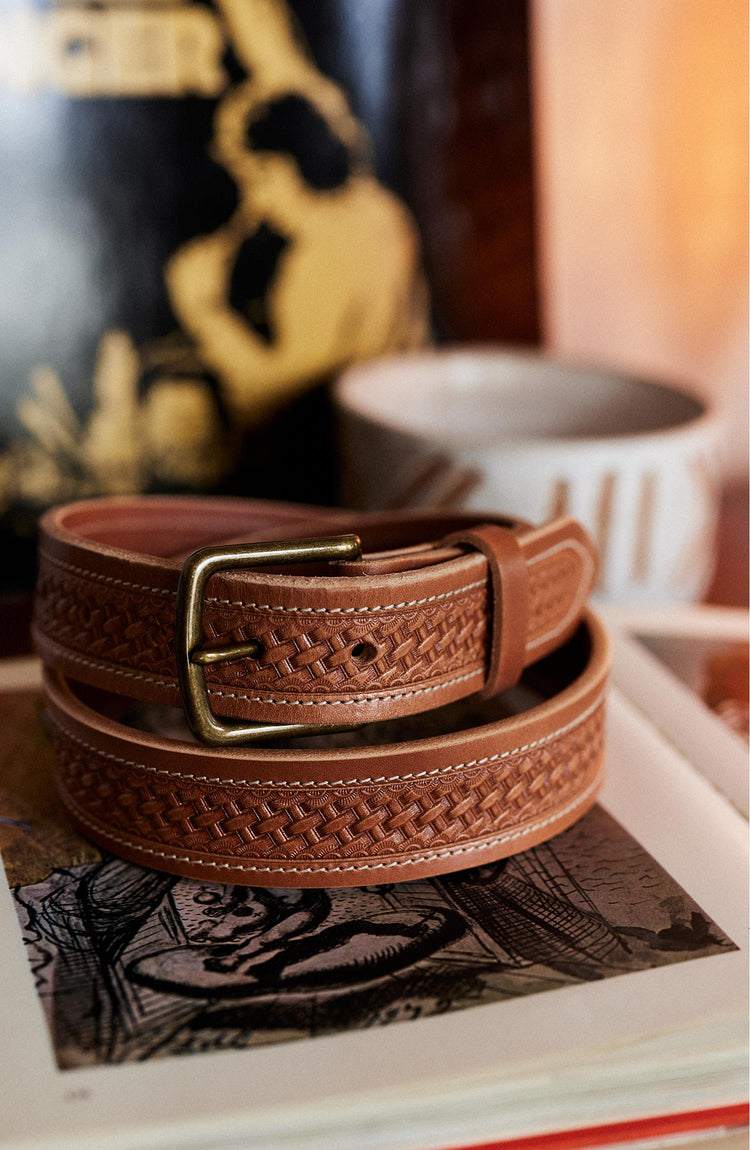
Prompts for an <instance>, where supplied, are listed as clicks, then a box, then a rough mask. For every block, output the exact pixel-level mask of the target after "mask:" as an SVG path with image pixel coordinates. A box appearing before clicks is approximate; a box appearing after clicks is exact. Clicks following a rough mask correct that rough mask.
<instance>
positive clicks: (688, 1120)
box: [455, 1102, 750, 1150]
mask: <svg viewBox="0 0 750 1150" xmlns="http://www.w3.org/2000/svg"><path fill="white" fill-rule="evenodd" d="M749 1124H750V1106H749V1105H748V1103H747V1102H739V1103H737V1104H736V1105H732V1106H719V1107H717V1108H716V1109H713V1110H687V1111H683V1112H682V1113H680V1114H659V1115H656V1116H654V1117H651V1118H636V1119H632V1120H630V1121H628V1122H611V1123H609V1124H608V1125H605V1126H588V1127H586V1129H584V1130H558V1131H555V1132H554V1133H552V1134H532V1135H531V1136H524V1137H523V1138H508V1139H503V1140H502V1141H500V1142H482V1143H477V1144H476V1145H471V1146H464V1147H461V1148H460V1150H582V1148H585V1147H587V1146H612V1145H615V1144H617V1143H622V1142H638V1141H646V1139H649V1138H659V1137H663V1136H665V1135H676V1134H688V1133H690V1132H691V1131H693V1130H721V1129H732V1128H741V1127H743V1126H747V1125H749ZM455 1150H459V1148H458V1147H456V1148H455Z"/></svg>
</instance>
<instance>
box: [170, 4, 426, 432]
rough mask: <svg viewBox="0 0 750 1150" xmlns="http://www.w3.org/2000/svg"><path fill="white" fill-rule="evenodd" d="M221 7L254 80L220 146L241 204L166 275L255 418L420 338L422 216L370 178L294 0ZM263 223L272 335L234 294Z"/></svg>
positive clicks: (225, 118) (221, 118)
mask: <svg viewBox="0 0 750 1150" xmlns="http://www.w3.org/2000/svg"><path fill="white" fill-rule="evenodd" d="M219 7H220V9H221V11H222V12H223V14H224V17H225V19H226V22H227V26H228V28H229V31H230V34H231V41H232V44H233V45H234V49H235V51H236V53H237V54H238V56H239V58H240V59H241V61H242V63H243V65H244V66H245V68H246V69H247V72H248V75H249V79H247V80H246V81H244V82H243V83H241V84H239V85H237V86H236V87H235V88H233V89H231V90H230V91H229V92H228V93H227V94H226V95H225V96H224V97H223V99H222V100H221V102H220V104H219V107H218V109H217V114H216V120H215V135H214V144H213V152H212V154H213V158H214V159H215V160H216V161H217V162H218V163H220V164H222V165H223V166H224V167H225V168H226V169H227V171H228V172H229V173H230V174H231V176H232V178H233V179H234V181H235V183H236V185H237V190H238V194H239V203H238V206H237V209H236V211H235V212H234V214H233V215H232V217H231V219H230V220H229V222H228V223H227V224H226V225H225V226H224V227H222V228H220V229H218V230H217V231H215V232H214V233H213V234H211V235H208V236H201V237H200V238H198V239H196V240H193V241H192V242H191V243H189V244H186V245H185V246H184V247H183V248H181V249H180V250H179V251H178V252H177V253H176V254H175V255H174V256H173V257H172V259H171V260H170V261H169V263H168V264H167V267H166V273H165V274H166V282H167V288H168V291H169V296H170V300H171V303H172V307H173V309H174V311H175V314H176V315H177V317H178V319H179V320H180V322H181V324H182V326H183V327H184V328H185V330H186V331H188V332H189V333H190V334H191V335H192V336H193V338H194V339H195V341H196V343H197V346H198V349H199V352H200V356H201V359H202V360H203V361H204V362H205V363H206V364H207V365H208V366H209V367H210V368H211V369H212V370H213V371H215V372H216V375H217V376H218V378H219V380H220V386H221V388H222V395H223V398H224V400H225V402H226V404H227V407H228V409H229V411H230V413H231V415H232V417H233V418H234V419H236V420H237V421H238V422H240V423H241V424H245V425H247V424H249V423H255V422H257V421H258V420H259V419H261V418H263V417H265V416H267V415H268V414H269V413H271V412H272V411H273V410H274V409H276V408H278V407H279V406H280V405H281V404H283V403H284V402H286V401H288V400H290V399H292V398H293V397H294V396H295V395H297V394H299V393H300V392H302V391H304V390H305V389H306V388H307V387H308V386H309V385H310V384H311V383H313V382H315V381H316V380H320V379H321V378H322V377H324V376H326V375H328V374H330V373H331V372H333V371H336V370H337V369H339V368H341V367H343V366H344V365H345V364H348V363H351V362H353V361H356V360H360V359H366V358H370V357H373V356H376V355H378V354H382V353H384V352H389V351H397V350H402V349H406V348H411V347H416V346H419V345H420V344H422V343H424V341H425V339H426V336H427V330H428V329H427V317H428V304H427V291H426V288H425V285H424V281H423V279H422V276H421V273H420V268H419V250H418V241H417V237H416V231H415V227H414V223H413V221H412V219H411V217H410V216H409V214H408V212H407V211H406V209H405V208H404V207H403V205H402V204H401V202H400V201H399V200H398V199H397V198H396V197H395V196H394V195H392V194H391V193H390V192H389V191H388V190H387V189H385V188H384V187H382V186H381V185H380V184H379V183H378V182H377V180H376V179H375V177H374V175H373V174H372V171H371V169H370V167H369V165H368V164H367V163H366V162H365V154H366V144H365V139H364V133H363V130H362V128H361V126H360V125H359V124H358V122H357V121H356V120H355V119H354V117H353V116H352V114H351V112H350V111H349V108H348V105H347V102H346V99H345V97H344V95H343V93H342V92H341V89H340V88H338V87H337V85H336V84H334V83H332V82H331V81H330V80H328V79H327V78H326V77H325V76H323V75H322V74H321V72H320V71H318V69H317V68H316V66H315V64H314V62H313V61H312V59H311V58H310V56H309V55H308V54H307V52H306V50H305V48H304V46H303V44H302V42H301V40H300V39H299V36H298V35H297V34H296V31H295V29H294V27H293V24H292V21H291V18H290V14H289V12H288V9H287V6H286V4H285V3H283V2H282V0H219ZM321 153H322V154H321ZM261 226H263V227H265V228H266V229H267V230H268V233H269V234H270V235H276V236H278V237H279V238H280V240H282V241H283V242H285V246H284V248H283V251H282V252H281V254H280V255H279V258H278V263H277V268H276V274H275V275H274V276H273V279H272V281H271V283H270V285H269V290H268V293H267V301H263V302H264V303H266V306H267V311H268V313H269V315H268V319H267V322H266V325H265V328H266V330H265V331H264V330H263V325H262V320H261V322H258V320H257V317H256V322H255V323H253V318H254V317H253V314H252V306H249V307H247V306H246V307H245V309H244V314H243V309H241V308H238V307H237V306H234V304H233V301H232V299H231V295H232V292H231V287H232V278H233V270H236V266H237V265H236V263H235V261H236V259H237V257H238V255H239V254H240V253H241V252H242V249H243V243H244V242H245V241H246V240H247V238H248V236H250V235H251V234H253V233H255V232H256V231H257V229H258V228H259V227H261ZM249 302H250V305H252V303H253V302H255V303H256V305H257V304H258V303H261V301H259V300H256V301H249ZM264 310H265V309H264Z"/></svg>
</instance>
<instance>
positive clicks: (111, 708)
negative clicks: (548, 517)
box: [34, 497, 609, 886]
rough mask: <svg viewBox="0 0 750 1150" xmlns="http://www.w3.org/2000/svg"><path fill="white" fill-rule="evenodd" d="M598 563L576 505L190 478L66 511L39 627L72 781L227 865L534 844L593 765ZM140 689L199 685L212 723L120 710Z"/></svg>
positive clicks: (348, 861)
mask: <svg viewBox="0 0 750 1150" xmlns="http://www.w3.org/2000/svg"><path fill="white" fill-rule="evenodd" d="M334 532H335V535H333V534H332V533H334ZM352 532H356V535H357V536H358V537H359V538H358V539H356V540H353V539H352V538H351V533H352ZM322 535H325V538H324V539H323V540H321V538H320V536H322ZM300 536H304V537H306V540H307V541H306V542H304V543H300V542H299V540H298V537H300ZM268 539H272V540H274V542H273V543H272V544H268V543H267V542H263V543H262V544H261V543H260V541H261V540H263V541H266V540H268ZM360 539H361V550H360ZM236 540H239V541H240V542H235V541H236ZM196 549H200V550H199V552H198V554H197V555H193V554H192V553H193V552H195V551H196ZM290 562H293V563H294V566H287V565H288V564H289V563H290ZM259 564H262V566H259ZM595 568H596V563H595V556H594V551H593V547H592V545H591V542H590V540H589V539H588V537H587V536H586V534H585V532H584V531H583V529H582V528H581V527H580V525H579V524H577V523H576V522H575V521H574V520H571V519H562V520H558V521H555V522H553V523H550V524H547V525H545V526H543V527H539V528H532V527H529V526H528V525H526V524H518V523H512V522H511V521H508V520H504V519H502V518H499V517H493V516H488V515H484V514H482V515H481V516H476V515H470V514H465V515H458V516H456V515H452V516H449V515H444V514H420V515H418V516H415V515H410V514H396V515H392V514H391V515H378V514H369V515H359V516H356V517H355V516H354V515H353V513H348V512H343V511H328V510H327V511H321V510H319V509H315V508H306V507H300V506H293V505H288V504H274V503H260V502H254V501H249V500H239V499H229V498H223V499H214V500H210V499H198V498H182V497H163V498H162V497H151V498H143V497H139V498H133V499H112V500H109V499H107V500H94V501H90V502H85V503H76V504H70V505H68V506H65V507H62V508H58V509H56V510H54V511H51V512H49V513H47V515H46V516H45V517H44V519H43V520H42V525H41V547H40V567H39V581H38V588H37V598H36V609H35V623H34V635H35V641H36V645H37V649H38V651H39V653H40V655H41V657H42V659H43V661H44V663H45V665H46V670H45V690H46V694H47V705H48V713H49V717H50V720H51V728H52V732H53V735H54V738H55V740H56V743H57V745H58V750H59V767H58V784H59V788H60V793H61V795H62V798H63V801H64V802H65V804H66V807H67V809H68V811H69V813H70V814H71V816H72V818H73V819H74V821H75V822H76V823H77V824H78V826H79V827H80V829H81V830H83V831H84V832H85V833H86V834H87V835H88V836H89V837H90V838H92V839H93V840H94V841H96V842H98V843H99V844H100V845H102V846H104V847H105V848H106V849H109V850H111V851H113V852H114V853H116V854H120V855H123V856H125V857H126V858H129V859H131V860H133V861H135V862H138V863H141V864H143V865H146V866H153V867H157V868H160V869H164V870H168V871H171V872H173V873H176V874H181V875H187V876H190V877H200V878H209V879H214V880H216V881H225V882H236V883H247V884H254V885H266V886H333V885H337V884H338V885H345V884H350V885H356V884H362V883H373V882H391V881H396V880H402V879H411V878H421V877H425V876H427V875H431V874H438V873H441V872H445V871H450V870H457V869H459V868H463V867H469V866H475V865H477V864H479V863H482V862H486V861H490V860H492V859H496V858H501V857H504V856H506V855H508V854H512V853H515V852H516V851H519V850H522V849H524V848H526V847H528V846H531V845H533V844H534V843H537V842H540V841H542V840H543V839H545V838H548V837H550V836H551V835H553V834H556V833H557V832H558V831H560V830H562V829H564V828H565V827H566V826H568V825H569V824H570V823H572V822H573V821H574V820H575V819H576V818H578V817H579V816H580V815H581V814H582V813H583V812H584V811H585V810H586V809H588V807H589V806H590V805H591V804H592V803H593V801H594V798H595V796H596V793H597V790H598V787H599V785H600V782H601V767H602V759H603V730H602V727H603V710H604V690H605V682H606V677H607V672H608V666H609V648H608V642H607V639H606V636H605V635H604V633H603V630H602V628H601V625H600V624H599V623H598V621H597V620H596V618H595V617H594V616H592V615H591V614H590V613H589V614H587V613H586V611H585V604H586V600H587V597H588V594H589V592H590V590H591V587H592V585H593V580H594V575H595ZM524 668H530V669H529V670H528V671H527V672H526V674H525V675H524V678H523V680H522V684H521V686H520V687H516V688H515V694H516V696H517V698H516V703H518V695H519V692H522V693H523V696H524V704H523V705H525V706H526V707H527V709H525V710H522V711H521V713H519V714H512V715H510V716H509V715H508V713H507V698H508V697H507V695H502V694H500V692H503V691H505V690H506V689H507V688H511V687H513V685H514V684H516V683H517V681H518V680H519V677H520V676H521V674H522V673H523V671H524ZM133 699H136V700H139V701H140V702H142V703H153V704H166V705H167V706H173V707H176V706H181V705H182V704H183V703H184V706H185V711H186V713H187V714H188V717H189V719H190V722H191V725H192V727H193V729H194V731H195V732H196V733H197V734H198V737H199V738H200V740H201V741H200V742H197V743H196V742H192V741H189V739H187V738H182V739H174V738H169V739H167V738H164V737H163V736H162V735H157V734H153V733H150V732H148V731H145V730H141V729H137V728H135V727H134V726H129V725H126V723H125V722H123V721H122V719H123V716H124V714H125V712H126V710H127V708H128V706H131V707H132V700H133ZM129 700H130V701H131V702H130V703H129V702H128V701H129ZM529 701H531V705H529ZM426 712H429V714H427V713H426ZM416 714H419V718H418V719H414V718H411V719H410V718H409V716H413V715H416ZM384 720H386V722H383V721H384ZM259 724H260V726H259ZM287 724H292V725H293V727H292V728H291V729H290V728H287V727H286V725H287ZM354 724H357V725H362V724H364V727H363V728H362V730H360V731H357V732H352V731H351V730H349V728H350V727H351V726H352V725H354ZM335 731H338V732H342V731H343V732H344V733H333V732H335ZM292 733H297V734H298V733H302V734H303V735H304V736H306V738H304V739H303V740H302V741H300V740H299V739H291V740H288V741H287V740H286V739H284V743H286V744H287V745H284V743H282V744H278V743H276V742H274V743H273V744H272V745H270V746H267V745H263V744H261V745H256V744H257V741H258V739H261V740H264V742H265V741H267V740H268V739H269V738H270V737H271V736H274V737H276V736H278V735H281V736H282V737H284V736H285V735H288V734H292ZM384 739H385V740H386V741H383V740H384ZM251 740H254V742H253V743H252V745H242V744H247V743H248V742H249V741H251Z"/></svg>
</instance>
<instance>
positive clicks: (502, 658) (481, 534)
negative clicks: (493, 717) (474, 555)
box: [441, 523, 529, 699]
mask: <svg viewBox="0 0 750 1150" xmlns="http://www.w3.org/2000/svg"><path fill="white" fill-rule="evenodd" d="M441 542H442V543H445V544H458V545H461V544H463V545H465V546H467V547H473V548H474V549H475V550H477V551H481V553H482V554H483V555H484V557H485V558H486V560H487V565H488V568H489V578H490V598H491V633H490V658H489V668H488V671H487V679H486V681H485V685H484V687H483V688H482V690H481V692H480V698H483V699H489V698H492V696H493V695H497V694H499V693H500V691H504V690H506V688H508V687H512V686H513V685H514V684H515V683H517V682H518V680H519V679H520V677H521V674H522V673H523V669H524V666H525V663H526V636H527V630H528V616H529V571H528V567H527V565H526V561H525V559H524V557H523V552H522V550H521V546H520V543H519V542H518V538H517V536H516V534H515V532H514V531H512V530H511V529H510V528H509V527H499V526H497V525H495V524H492V523H484V524H481V525H480V526H478V527H473V528H471V529H470V530H468V531H458V532H456V533H455V534H454V535H450V536H448V538H447V539H444V540H442V541H441Z"/></svg>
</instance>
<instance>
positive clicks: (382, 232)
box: [0, 0, 429, 588]
mask: <svg viewBox="0 0 750 1150" xmlns="http://www.w3.org/2000/svg"><path fill="white" fill-rule="evenodd" d="M339 9H341V12H340V11H339ZM365 9H366V10H367V13H369V16H368V17H367V18H368V19H369V20H370V23H371V24H372V25H373V28H374V30H375V31H376V32H377V30H378V23H377V22H378V20H380V24H381V25H382V24H383V21H384V20H386V18H387V17H388V15H389V12H390V11H391V9H393V5H391V4H389V3H376V4H375V5H372V4H369V3H368V4H367V5H365V6H364V8H361V7H360V6H359V5H357V6H352V5H349V6H348V8H347V6H342V5H338V4H335V3H328V2H327V0H325V2H321V3H318V4H314V5H313V4H309V3H305V2H304V0H299V2H297V3H291V2H290V3H287V2H286V0H215V2H214V3H208V2H199V0H125V2H118V3H114V2H110V0H105V2H96V3H94V2H93V0H91V2H87V0H54V2H49V0H47V2H45V0H0V173H1V175H0V348H1V349H2V350H1V351H0V370H1V371H2V388H1V389H0V433H1V439H0V530H1V531H2V534H3V535H4V536H5V538H6V540H7V539H8V537H10V538H11V539H12V542H13V547H12V549H11V550H10V551H9V552H8V554H9V555H10V556H11V557H12V558H11V562H10V564H9V566H8V565H6V568H5V571H4V585H5V587H6V588H7V587H8V586H11V585H13V584H15V585H17V586H22V585H23V584H24V582H26V581H28V580H29V579H30V573H31V568H32V563H33V561H32V555H33V536H34V528H35V523H36V519H37V517H38V513H39V511H40V510H41V509H42V508H43V507H45V506H47V505H49V504H51V503H55V502H60V501H63V500H67V499H71V498H78V497H86V496H92V495H101V494H110V493H123V492H133V491H142V490H182V489H195V490H203V489H222V488H231V489H232V490H240V491H244V492H246V493H247V494H251V495H273V496H275V497H277V498H284V497H297V498H300V497H304V498H307V499H308V500H309V501H313V500H317V501H321V502H322V501H324V500H326V499H327V498H329V497H330V494H331V485H330V475H331V469H332V459H331V456H332V450H331V444H330V442H329V438H328V437H329V435H330V431H329V429H328V428H327V425H326V423H325V419H324V417H323V415H322V414H321V413H320V411H319V409H318V407H316V406H315V404H314V403H312V401H310V403H312V406H310V405H309V404H308V407H305V406H304V403H303V401H302V397H303V396H306V395H309V394H311V393H313V392H314V391H315V389H316V387H317V386H318V385H319V384H321V382H324V381H325V380H326V379H328V378H330V376H331V375H332V374H333V373H335V372H336V371H337V370H338V369H339V368H341V367H342V366H344V365H345V364H347V363H349V362H352V361H354V360H358V359H363V358H367V357H371V356H374V355H378V354H380V353H384V352H389V351H396V350H401V349H406V348H411V347H415V346H418V345H420V344H421V343H423V342H424V341H425V339H426V338H427V337H428V331H429V322H428V309H429V305H428V294H427V289H426V286H425V281H424V277H423V274H422V272H421V256H420V249H419V240H418V235H417V229H416V226H415V223H414V220H413V217H412V216H411V214H410V212H409V210H408V209H407V208H406V207H405V205H404V203H403V201H402V199H401V197H400V196H399V195H397V194H396V193H395V192H394V191H393V190H391V189H390V188H389V187H387V186H386V185H385V183H384V182H383V181H382V180H381V179H380V178H379V175H378V174H376V166H375V161H374V150H373V146H372V139H371V135H370V133H369V132H368V130H367V128H366V127H365V125H364V123H363V120H362V119H361V118H359V117H358V116H357V115H355V114H354V112H353V111H352V106H351V102H350V97H349V95H348V93H347V91H346V90H345V87H344V86H343V85H342V83H341V82H340V81H339V79H337V78H334V77H332V76H331V75H329V70H330V65H331V61H332V60H333V61H334V62H335V59H336V58H338V59H340V60H342V61H344V63H345V66H344V71H345V70H346V68H349V70H350V71H351V69H352V65H353V63H356V61H354V60H353V57H352V55H351V53H349V54H348V55H347V52H346V42H345V39H342V37H344V36H345V33H346V26H345V25H346V21H345V20H342V19H341V18H340V17H341V15H342V12H343V13H344V14H345V13H346V12H347V11H348V14H349V15H348V20H349V23H352V16H353V13H354V11H355V10H358V11H360V16H362V14H363V13H365ZM367 13H365V15H366V14H367ZM373 21H374V23H373ZM360 23H361V20H360ZM354 31H355V32H356V33H357V35H358V37H359V39H357V37H356V36H355V39H354V41H353V43H354V44H355V46H356V45H357V44H358V45H359V48H360V49H361V48H362V44H363V42H364V38H365V37H366V33H367V27H359V28H358V29H357V28H355V29H354ZM380 33H381V34H380V39H381V41H382V39H383V28H381V29H380ZM337 37H338V39H337ZM316 41H317V43H318V46H319V47H318V48H316ZM320 46H322V54H323V55H324V56H325V57H326V60H325V66H322V65H321V63H320V61H319V58H318V57H319V55H320V54H321V47H320ZM362 59H363V60H364V59H365V57H364V56H362ZM370 72H371V73H372V64H371V65H370ZM360 79H361V80H362V85H361V86H362V91H363V92H364V93H365V95H366V91H367V84H368V83H369V84H370V86H371V87H372V86H373V85H375V89H376V88H377V85H378V83H379V79H378V76H377V75H375V74H373V75H365V74H364V73H363V74H362V75H361V77H360ZM375 89H373V90H375ZM360 103H361V104H362V105H363V107H365V110H367V100H366V99H364V98H360ZM370 110H371V109H370ZM373 122H374V123H376V124H377V116H375V117H374V120H373ZM290 411H295V412H296V413H297V414H296V415H295V417H294V420H293V424H292V425H289V423H288V416H287V415H285V414H284V413H288V412H290ZM285 420H287V422H285ZM268 429H271V430H270V431H268ZM24 540H26V541H27V544H28V545H27V546H26V547H24V546H23V541H24Z"/></svg>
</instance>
